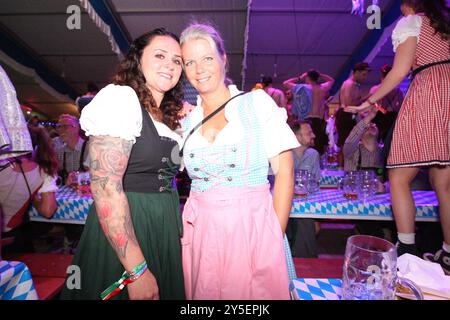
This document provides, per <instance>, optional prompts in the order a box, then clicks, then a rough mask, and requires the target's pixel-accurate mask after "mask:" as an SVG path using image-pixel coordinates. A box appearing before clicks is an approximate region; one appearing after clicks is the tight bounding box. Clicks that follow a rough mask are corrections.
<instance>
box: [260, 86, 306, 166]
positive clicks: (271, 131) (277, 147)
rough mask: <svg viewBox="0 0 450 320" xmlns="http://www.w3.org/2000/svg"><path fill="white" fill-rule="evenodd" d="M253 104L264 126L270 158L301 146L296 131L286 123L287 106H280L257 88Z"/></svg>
mask: <svg viewBox="0 0 450 320" xmlns="http://www.w3.org/2000/svg"><path fill="white" fill-rule="evenodd" d="M251 94H253V104H254V106H255V111H256V115H257V117H258V118H259V121H260V124H261V126H262V135H263V139H264V147H265V149H266V155H267V157H268V158H269V159H270V158H272V157H274V156H276V155H278V154H280V153H281V152H283V151H286V150H289V149H293V148H297V147H299V146H300V144H299V142H298V140H297V138H296V137H295V134H294V132H293V131H292V129H291V128H290V127H289V126H288V124H287V123H286V121H287V113H286V109H285V108H280V107H278V105H277V104H276V103H275V101H274V100H273V99H272V98H271V97H270V96H269V95H268V94H267V93H266V92H264V90H255V91H253V92H252V93H251Z"/></svg>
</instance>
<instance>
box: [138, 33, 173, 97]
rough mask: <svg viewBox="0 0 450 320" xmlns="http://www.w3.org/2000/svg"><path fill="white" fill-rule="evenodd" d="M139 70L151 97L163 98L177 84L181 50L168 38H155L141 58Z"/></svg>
mask: <svg viewBox="0 0 450 320" xmlns="http://www.w3.org/2000/svg"><path fill="white" fill-rule="evenodd" d="M140 63H141V69H142V73H143V75H144V77H145V82H146V85H147V87H148V88H149V89H150V91H151V93H152V95H153V96H154V97H155V98H157V97H162V96H164V93H166V92H167V91H169V90H171V89H172V88H173V87H175V85H176V84H177V83H178V80H179V79H180V76H181V71H182V68H181V64H182V60H181V49H180V45H179V44H178V42H177V41H176V40H175V39H173V38H171V37H169V36H155V37H154V38H152V40H151V41H150V43H149V44H148V45H147V46H146V47H145V49H144V51H143V52H142V56H141V61H140Z"/></svg>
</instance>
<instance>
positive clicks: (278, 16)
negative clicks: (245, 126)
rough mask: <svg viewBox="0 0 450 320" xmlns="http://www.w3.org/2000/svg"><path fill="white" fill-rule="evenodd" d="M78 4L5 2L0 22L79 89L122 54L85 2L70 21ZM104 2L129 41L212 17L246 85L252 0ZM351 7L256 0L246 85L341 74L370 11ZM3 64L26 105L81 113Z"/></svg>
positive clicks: (385, 56) (345, 2)
mask: <svg viewBox="0 0 450 320" xmlns="http://www.w3.org/2000/svg"><path fill="white" fill-rule="evenodd" d="M369 2H370V1H366V4H369ZM379 2H380V5H381V8H382V12H385V11H386V10H388V9H389V8H390V7H391V6H392V5H397V3H395V0H380V1H379ZM74 3H75V4H78V5H80V2H77V1H73V0H33V1H29V0H15V1H3V2H2V5H1V7H0V28H1V29H2V30H3V31H5V32H6V33H8V34H9V35H10V36H11V37H12V39H13V41H14V42H15V43H16V44H18V45H19V46H20V47H21V48H22V49H23V51H24V52H26V53H27V54H28V55H30V56H31V57H33V58H35V60H36V61H38V62H39V63H40V64H41V66H43V67H44V68H45V70H46V72H47V73H49V74H51V75H52V76H53V77H55V78H56V79H58V81H60V82H62V83H64V84H66V85H68V86H69V88H71V89H72V90H73V92H75V93H76V95H81V94H82V93H83V92H84V91H85V86H86V83H87V82H88V81H94V82H96V83H97V84H98V85H99V87H103V86H104V85H106V84H107V83H108V82H109V81H110V78H111V76H112V75H113V74H114V71H115V70H116V66H117V62H118V56H117V55H116V53H114V52H113V50H112V48H111V44H110V42H109V40H108V37H107V36H106V35H105V34H104V33H103V32H102V31H101V30H100V29H99V28H98V27H97V26H96V25H95V23H94V22H93V21H92V19H91V18H90V17H89V15H88V14H87V12H86V11H85V10H84V9H83V8H82V9H81V10H82V17H81V30H69V29H68V28H67V27H66V20H67V18H68V14H67V13H66V10H67V7H68V6H69V5H73V4H74ZM103 3H105V4H106V5H107V6H109V8H110V9H111V12H112V16H113V17H115V19H116V20H117V22H118V25H119V26H120V27H121V28H122V31H123V34H124V35H125V37H126V38H128V39H126V40H128V42H130V41H131V39H133V38H135V37H137V36H139V35H140V34H142V33H144V32H146V31H149V30H151V29H153V28H156V27H160V26H163V27H165V28H166V29H168V30H170V31H172V32H174V33H177V34H179V33H180V32H181V31H182V30H183V28H184V27H185V26H186V25H187V24H188V23H189V22H191V21H194V20H196V21H200V22H205V21H209V22H212V23H213V24H214V25H216V26H217V27H218V29H219V30H220V32H221V34H222V36H223V38H224V40H225V46H226V48H227V56H228V59H229V65H230V70H229V76H230V78H231V79H232V80H233V81H234V82H235V83H236V84H237V85H238V86H241V85H242V70H243V60H244V51H245V50H244V43H245V39H244V35H245V27H246V24H247V1H244V0H222V1H210V0H189V1H181V0H153V1H142V0H127V1H123V0H104V1H103ZM80 7H81V5H80ZM350 10H351V1H350V0H333V1H330V0H301V1H300V0H277V1H273V0H253V1H251V10H250V14H249V17H250V20H249V34H248V45H247V59H246V69H245V76H244V79H245V84H244V88H245V89H246V90H248V89H250V88H251V87H252V86H253V85H254V83H255V82H257V81H259V80H260V77H261V75H262V74H264V75H271V76H272V77H273V78H274V81H275V86H278V87H280V84H281V82H282V81H284V80H285V79H287V78H289V77H292V76H295V75H298V74H300V73H303V72H304V71H307V70H308V69H310V68H316V69H318V70H319V71H321V72H324V73H327V74H329V75H331V76H333V77H337V76H338V75H339V74H340V73H341V72H342V71H343V66H344V65H345V63H346V62H347V61H349V59H350V58H351V57H352V55H353V54H354V53H355V51H356V50H357V49H358V47H359V46H360V45H361V44H362V43H363V42H364V40H365V38H366V37H367V35H368V34H369V33H370V31H369V30H368V29H367V28H366V25H365V24H366V18H367V16H363V17H359V16H355V15H351V14H350ZM389 42H390V41H387V43H386V45H385V46H384V47H383V48H382V49H381V51H380V53H379V55H378V56H377V57H376V58H375V59H374V61H373V63H372V65H373V67H374V69H375V68H377V67H379V66H380V65H382V64H384V63H392V58H393V54H392V47H391V45H390V43H389ZM0 49H1V50H2V51H4V52H5V49H4V48H0ZM11 58H14V57H11ZM0 63H2V65H4V67H5V64H7V62H6V61H5V59H2V56H1V55H0ZM5 69H6V70H7V72H8V74H9V75H10V77H11V79H12V81H13V83H14V85H15V86H16V90H17V93H18V96H19V100H20V102H21V103H24V104H28V105H31V106H34V107H35V108H37V109H39V111H41V112H43V113H45V114H47V115H48V116H49V117H50V118H54V117H56V116H57V115H59V114H61V113H63V112H70V113H76V107H75V106H74V104H73V102H74V101H73V97H72V99H71V98H69V97H65V98H62V96H61V95H56V96H55V95H52V94H51V92H49V91H48V90H45V89H43V86H42V83H41V82H40V81H37V80H36V78H33V77H30V75H24V74H23V70H18V69H20V68H17V67H14V66H12V65H10V66H9V67H5ZM376 82H378V72H372V74H371V76H370V78H369V81H368V85H372V84H374V83H376Z"/></svg>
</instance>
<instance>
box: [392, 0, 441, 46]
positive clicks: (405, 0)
mask: <svg viewBox="0 0 450 320" xmlns="http://www.w3.org/2000/svg"><path fill="white" fill-rule="evenodd" d="M401 3H402V4H404V5H407V6H409V7H411V8H413V9H414V12H416V13H421V12H423V13H424V14H425V15H426V16H427V17H428V18H429V19H430V21H431V26H432V27H433V28H434V30H435V31H436V33H439V34H440V35H441V37H442V39H444V40H448V38H449V36H450V10H449V8H448V7H447V4H446V3H445V0H402V2H401Z"/></svg>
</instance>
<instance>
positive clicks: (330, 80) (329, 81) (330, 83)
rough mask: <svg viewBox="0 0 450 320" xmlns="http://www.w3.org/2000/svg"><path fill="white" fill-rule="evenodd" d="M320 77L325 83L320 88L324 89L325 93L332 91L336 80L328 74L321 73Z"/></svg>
mask: <svg viewBox="0 0 450 320" xmlns="http://www.w3.org/2000/svg"><path fill="white" fill-rule="evenodd" d="M320 77H321V78H322V79H323V80H324V81H325V82H324V83H322V84H321V85H320V87H321V88H322V90H324V91H330V89H331V87H332V86H333V84H334V79H333V78H332V77H330V76H329V75H327V74H324V73H321V74H320Z"/></svg>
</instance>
